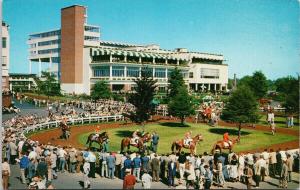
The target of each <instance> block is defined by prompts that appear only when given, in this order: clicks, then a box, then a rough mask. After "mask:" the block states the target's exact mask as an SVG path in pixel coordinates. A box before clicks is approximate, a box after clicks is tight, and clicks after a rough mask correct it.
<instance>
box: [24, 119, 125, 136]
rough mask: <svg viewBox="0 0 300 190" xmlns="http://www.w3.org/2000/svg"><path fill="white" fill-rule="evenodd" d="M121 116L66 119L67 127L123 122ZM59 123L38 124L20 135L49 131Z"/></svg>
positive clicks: (27, 128) (25, 129)
mask: <svg viewBox="0 0 300 190" xmlns="http://www.w3.org/2000/svg"><path fill="white" fill-rule="evenodd" d="M123 120H124V116H123V115H113V116H96V117H85V118H68V119H67V124H68V125H76V124H77V125H78V124H81V125H83V124H87V123H101V122H109V121H123ZM60 122H61V121H50V122H45V123H40V124H36V125H31V126H28V127H26V128H24V129H23V131H22V133H23V134H26V133H29V132H35V131H38V130H43V129H49V128H57V127H59V124H60Z"/></svg>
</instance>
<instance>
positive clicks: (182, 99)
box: [168, 86, 195, 124]
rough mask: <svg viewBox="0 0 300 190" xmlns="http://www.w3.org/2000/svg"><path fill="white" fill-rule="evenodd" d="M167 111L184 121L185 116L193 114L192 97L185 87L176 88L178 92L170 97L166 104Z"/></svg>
mask: <svg viewBox="0 0 300 190" xmlns="http://www.w3.org/2000/svg"><path fill="white" fill-rule="evenodd" d="M168 112H169V114H171V115H173V116H177V117H179V118H180V120H181V124H183V123H184V120H185V118H186V117H188V116H190V115H191V114H194V112H195V110H194V108H193V103H192V97H191V96H190V95H189V94H188V91H187V88H186V87H185V86H182V87H180V88H179V89H178V93H177V94H176V95H175V96H174V97H173V98H171V100H170V102H169V104H168Z"/></svg>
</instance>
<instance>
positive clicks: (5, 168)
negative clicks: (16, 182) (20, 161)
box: [2, 158, 10, 190]
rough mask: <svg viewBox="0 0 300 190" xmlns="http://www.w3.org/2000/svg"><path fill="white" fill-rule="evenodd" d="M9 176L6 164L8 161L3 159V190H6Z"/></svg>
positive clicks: (8, 167)
mask: <svg viewBox="0 0 300 190" xmlns="http://www.w3.org/2000/svg"><path fill="white" fill-rule="evenodd" d="M9 176H10V166H9V164H8V159H7V158H4V159H3V162H2V187H3V190H8V182H9Z"/></svg>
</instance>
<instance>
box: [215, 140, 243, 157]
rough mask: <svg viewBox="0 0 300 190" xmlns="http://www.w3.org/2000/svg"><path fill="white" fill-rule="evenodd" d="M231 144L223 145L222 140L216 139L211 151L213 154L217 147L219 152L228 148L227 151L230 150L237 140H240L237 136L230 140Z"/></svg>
mask: <svg viewBox="0 0 300 190" xmlns="http://www.w3.org/2000/svg"><path fill="white" fill-rule="evenodd" d="M231 142H232V144H231V145H230V144H229V143H228V144H229V145H228V146H225V143H224V140H221V141H217V142H216V143H215V144H214V146H213V149H212V150H211V153H212V154H214V153H215V150H217V149H219V150H220V152H222V150H224V149H228V150H229V152H231V150H232V149H233V146H234V145H235V144H236V143H237V142H240V138H239V137H237V138H235V139H233V140H231Z"/></svg>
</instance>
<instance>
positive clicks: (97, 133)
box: [93, 125, 100, 140]
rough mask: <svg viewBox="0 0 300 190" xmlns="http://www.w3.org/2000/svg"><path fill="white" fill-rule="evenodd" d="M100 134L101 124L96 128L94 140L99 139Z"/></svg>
mask: <svg viewBox="0 0 300 190" xmlns="http://www.w3.org/2000/svg"><path fill="white" fill-rule="evenodd" d="M99 136H100V126H99V125H98V126H97V127H96V129H95V135H94V136H93V140H96V139H98V138H99Z"/></svg>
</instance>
